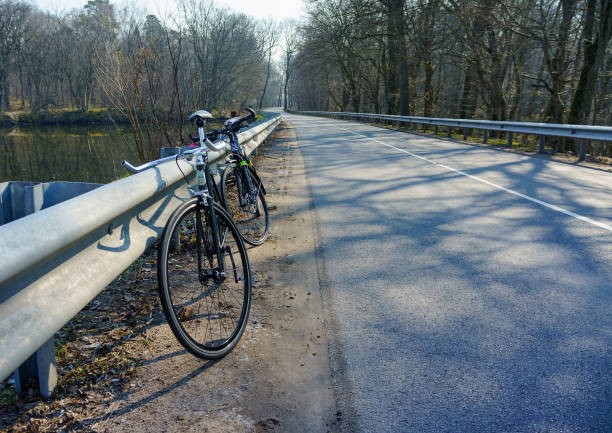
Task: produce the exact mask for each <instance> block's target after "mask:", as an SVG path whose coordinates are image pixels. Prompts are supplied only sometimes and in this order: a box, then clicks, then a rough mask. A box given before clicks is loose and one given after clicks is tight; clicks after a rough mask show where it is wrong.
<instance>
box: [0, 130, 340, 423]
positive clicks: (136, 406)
mask: <svg viewBox="0 0 612 433" xmlns="http://www.w3.org/2000/svg"><path fill="white" fill-rule="evenodd" d="M256 165H257V168H258V171H259V173H260V174H261V176H262V178H263V180H264V183H265V185H266V188H267V191H268V195H267V201H268V204H269V206H270V209H271V223H272V224H271V234H270V238H269V239H268V241H267V242H266V243H265V244H264V245H262V246H260V247H257V248H252V249H250V250H249V257H250V259H251V262H252V267H253V269H254V270H255V274H256V283H255V286H254V297H253V305H252V311H251V316H250V320H249V326H248V328H247V330H246V332H245V334H244V336H243V337H242V340H241V342H240V343H239V345H238V346H237V348H236V349H235V350H234V351H233V352H232V353H230V354H229V355H228V356H227V357H225V358H224V359H222V360H220V361H217V362H205V361H202V360H199V359H196V358H194V357H193V356H191V355H189V354H187V353H186V352H185V351H184V350H182V347H181V346H180V345H179V344H178V343H176V341H175V339H174V338H173V336H172V335H171V333H170V330H169V328H168V326H167V325H166V324H165V322H164V321H163V318H162V317H161V314H160V312H159V307H158V306H157V301H156V299H155V296H156V294H155V289H154V288H155V283H154V282H155V275H154V268H155V266H153V264H152V262H153V258H148V259H143V260H142V262H141V264H140V268H139V269H136V270H132V274H130V276H129V277H124V279H123V283H122V281H118V282H116V284H115V285H114V287H111V288H109V289H108V290H106V291H105V292H104V293H103V294H102V295H101V296H100V297H99V298H97V299H96V300H95V301H93V302H92V305H90V307H89V308H88V309H86V310H85V311H83V313H82V314H80V315H79V316H78V317H77V318H75V320H73V322H74V323H71V324H70V326H69V327H68V328H69V329H68V330H65V331H64V333H63V334H62V338H63V339H65V340H66V341H65V344H64V345H63V346H62V348H60V351H59V352H60V356H59V357H60V370H61V371H62V370H63V375H62V379H61V381H63V382H60V388H59V391H58V394H57V396H56V397H55V398H54V399H52V400H50V401H48V402H41V401H39V400H36V399H35V398H33V399H31V400H32V401H17V402H15V403H13V404H11V405H8V404H7V402H6V401H4V403H3V404H4V406H3V407H0V416H1V418H3V419H4V420H3V421H1V422H0V428H1V429H3V430H2V431H7V432H17V431H32V432H38V431H41V432H42V431H59V430H64V431H75V432H76V431H87V432H113V433H114V432H126V433H127V432H129V433H144V432H147V433H155V432H181V433H184V432H198V433H201V432H207V431H210V432H213V431H214V432H297V431H299V432H304V433H319V432H327V431H333V430H334V429H335V423H336V418H335V417H336V409H335V400H334V395H333V391H332V385H331V380H330V376H331V373H330V367H329V363H328V352H327V340H326V337H325V328H324V317H323V310H322V304H321V297H320V291H319V281H318V277H317V268H316V262H315V253H314V251H315V244H314V228H313V220H312V214H311V210H310V209H309V202H308V192H307V187H306V180H305V176H304V171H303V163H302V158H301V153H300V151H299V149H298V148H297V143H296V141H295V136H294V133H293V131H292V130H291V129H290V128H289V127H288V126H287V125H286V124H282V125H281V126H280V127H279V129H278V130H277V132H276V134H275V137H274V139H273V140H270V142H269V143H268V144H267V145H265V146H264V147H263V149H261V150H260V151H259V155H258V156H257V158H256ZM122 301H128V304H136V305H139V306H140V308H138V310H137V311H132V310H133V309H132V310H130V309H127V310H126V311H123V310H124V308H123V306H125V305H126V303H125V302H122ZM109 304H110V306H109ZM92 320H94V321H96V324H95V326H92V325H91V323H88V321H89V322H91V321H92ZM102 322H105V323H107V326H106V328H104V326H103V324H102ZM100 330H103V331H104V332H100ZM101 347H102V348H106V349H105V350H101V349H100V348H101ZM73 352H74V353H73ZM75 371H76V373H75ZM4 390H5V391H6V387H5V388H4ZM5 400H6V399H5ZM0 406H1V405H0Z"/></svg>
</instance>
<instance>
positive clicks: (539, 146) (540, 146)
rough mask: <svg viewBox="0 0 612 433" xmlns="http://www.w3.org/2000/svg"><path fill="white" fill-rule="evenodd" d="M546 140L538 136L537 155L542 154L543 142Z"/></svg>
mask: <svg viewBox="0 0 612 433" xmlns="http://www.w3.org/2000/svg"><path fill="white" fill-rule="evenodd" d="M545 140H546V138H545V137H544V136H543V135H540V138H539V139H538V153H544V142H545Z"/></svg>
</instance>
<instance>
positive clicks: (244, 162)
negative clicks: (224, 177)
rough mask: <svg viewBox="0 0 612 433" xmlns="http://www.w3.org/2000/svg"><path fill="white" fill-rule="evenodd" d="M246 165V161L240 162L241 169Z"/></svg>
mask: <svg viewBox="0 0 612 433" xmlns="http://www.w3.org/2000/svg"><path fill="white" fill-rule="evenodd" d="M245 165H247V162H246V161H245V160H244V159H243V160H242V161H240V167H244V166H245Z"/></svg>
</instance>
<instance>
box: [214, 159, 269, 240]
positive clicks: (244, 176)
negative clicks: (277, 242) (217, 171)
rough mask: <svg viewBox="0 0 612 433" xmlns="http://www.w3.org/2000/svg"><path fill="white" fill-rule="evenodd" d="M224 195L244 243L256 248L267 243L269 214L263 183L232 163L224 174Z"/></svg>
mask: <svg viewBox="0 0 612 433" xmlns="http://www.w3.org/2000/svg"><path fill="white" fill-rule="evenodd" d="M221 195H222V197H223V204H224V205H225V208H226V209H227V211H228V212H229V214H230V215H231V216H232V218H233V220H234V222H235V223H236V227H238V230H239V231H240V234H241V235H242V238H243V239H244V241H245V242H246V243H248V244H250V245H253V246H257V245H261V244H262V243H264V241H265V240H266V238H267V237H268V231H269V228H270V215H269V211H268V205H267V203H266V198H265V195H264V191H263V187H262V185H261V181H260V180H259V179H257V178H256V177H255V176H253V174H252V173H251V171H250V170H249V169H248V168H246V167H239V166H237V165H236V164H229V165H228V166H227V167H226V168H225V170H224V171H223V176H222V180H221Z"/></svg>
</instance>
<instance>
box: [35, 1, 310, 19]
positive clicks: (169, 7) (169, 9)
mask: <svg viewBox="0 0 612 433" xmlns="http://www.w3.org/2000/svg"><path fill="white" fill-rule="evenodd" d="M30 1H32V3H34V4H35V5H36V6H38V7H39V8H40V9H42V10H45V11H48V12H51V13H57V14H60V13H61V12H67V11H69V10H70V9H74V8H82V7H83V6H85V5H86V4H87V0H30ZM110 2H111V3H112V4H115V5H117V6H121V5H123V4H130V5H134V6H136V7H137V8H138V9H143V10H146V12H147V13H150V14H155V15H158V16H159V17H160V18H161V17H165V16H167V14H172V13H173V11H176V9H177V4H178V3H179V2H178V1H176V0H110ZM214 4H215V5H216V6H217V7H229V8H231V9H233V10H235V11H237V12H243V13H245V14H246V15H250V16H252V17H253V18H257V19H267V18H271V19H273V20H276V21H283V20H285V19H287V18H295V19H299V18H300V16H301V15H303V14H304V13H305V7H304V2H303V0H231V1H228V0H214Z"/></svg>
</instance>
